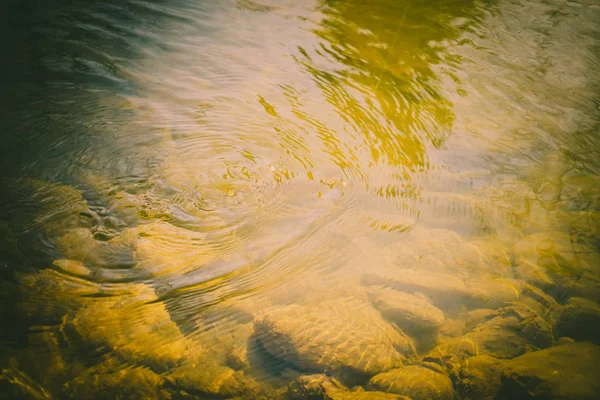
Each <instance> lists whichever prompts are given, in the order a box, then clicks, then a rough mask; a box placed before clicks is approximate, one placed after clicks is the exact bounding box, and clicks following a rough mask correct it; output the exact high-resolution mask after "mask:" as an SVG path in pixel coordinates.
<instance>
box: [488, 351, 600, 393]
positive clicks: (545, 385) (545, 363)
mask: <svg viewBox="0 0 600 400" xmlns="http://www.w3.org/2000/svg"><path fill="white" fill-rule="evenodd" d="M505 367H506V368H505V369H504V371H503V373H502V378H501V380H502V389H501V391H500V393H499V395H498V397H499V398H506V399H553V400H588V399H596V398H598V393H600V380H598V371H599V370H600V347H598V346H596V345H594V344H591V343H573V344H564V345H560V346H556V347H551V348H549V349H545V350H540V351H535V352H532V353H528V354H525V355H522V356H520V357H517V358H515V359H513V360H510V361H507V362H506V363H505Z"/></svg>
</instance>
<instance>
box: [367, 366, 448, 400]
mask: <svg viewBox="0 0 600 400" xmlns="http://www.w3.org/2000/svg"><path fill="white" fill-rule="evenodd" d="M367 388H369V389H371V390H379V391H382V392H389V393H396V394H400V395H405V396H408V397H410V398H411V399H414V400H426V399H431V400H452V399H454V388H453V386H452V381H451V380H450V378H448V376H446V375H445V374H443V373H441V372H439V371H436V370H434V369H430V368H425V367H421V366H415V365H409V366H406V367H402V368H396V369H392V370H390V371H387V372H383V373H381V374H378V375H375V376H374V377H372V378H371V380H369V384H368V385H367Z"/></svg>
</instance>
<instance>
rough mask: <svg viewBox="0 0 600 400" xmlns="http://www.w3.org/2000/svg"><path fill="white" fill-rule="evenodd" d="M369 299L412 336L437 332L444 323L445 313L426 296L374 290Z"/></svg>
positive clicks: (390, 290)
mask: <svg viewBox="0 0 600 400" xmlns="http://www.w3.org/2000/svg"><path fill="white" fill-rule="evenodd" d="M369 298H370V300H371V303H372V304H373V306H374V307H375V308H376V309H377V310H378V311H379V312H380V313H381V315H382V316H383V317H384V318H385V319H387V320H388V321H391V322H393V323H395V324H396V325H398V326H399V327H400V328H401V329H402V330H403V331H406V332H408V333H411V334H419V333H424V332H431V331H437V330H438V329H439V328H440V326H441V325H442V323H443V322H444V313H443V312H442V311H441V310H440V309H439V308H437V307H435V306H434V305H433V304H431V302H430V301H429V300H428V299H427V298H426V297H424V296H418V295H412V294H408V293H402V292H398V291H396V290H393V289H390V288H373V289H372V290H371V291H370V292H369Z"/></svg>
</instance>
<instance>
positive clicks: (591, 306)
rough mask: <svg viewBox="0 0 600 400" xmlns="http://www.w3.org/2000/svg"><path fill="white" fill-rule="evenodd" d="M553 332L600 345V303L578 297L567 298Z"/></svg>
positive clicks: (558, 335) (560, 335) (559, 335)
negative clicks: (567, 300)
mask: <svg viewBox="0 0 600 400" xmlns="http://www.w3.org/2000/svg"><path fill="white" fill-rule="evenodd" d="M555 332H556V336H557V337H563V336H567V337H570V338H572V339H575V340H579V341H590V342H593V343H595V344H597V345H600V305H598V304H597V303H595V302H593V301H591V300H587V299H583V298H579V297H573V298H571V299H569V302H568V303H567V305H566V306H565V307H564V309H563V312H562V314H561V315H560V317H559V319H558V322H557V324H556V327H555Z"/></svg>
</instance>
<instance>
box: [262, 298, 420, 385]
mask: <svg viewBox="0 0 600 400" xmlns="http://www.w3.org/2000/svg"><path fill="white" fill-rule="evenodd" d="M348 304H352V305H353V307H350V308H347V305H348ZM255 334H256V337H257V339H258V340H259V341H260V343H261V344H262V346H264V348H265V349H266V350H267V351H268V352H269V353H270V354H271V355H273V356H275V357H277V358H280V359H282V360H284V361H286V362H289V363H291V364H293V365H295V366H297V367H298V368H301V369H306V370H317V371H332V370H339V369H349V370H353V371H356V372H358V373H360V374H367V375H374V374H376V373H379V372H382V371H385V370H388V369H390V368H394V367H397V366H400V365H402V362H403V360H404V359H405V357H407V356H411V355H413V353H414V351H415V350H414V344H413V342H412V340H411V339H410V337H408V336H407V335H405V334H404V333H402V332H401V331H400V330H399V329H396V328H394V327H393V326H391V325H389V324H388V323H387V322H386V321H385V320H384V319H383V318H382V317H381V315H380V314H379V313H378V312H377V311H376V310H375V309H373V308H372V307H371V306H370V305H369V304H366V303H362V302H360V301H356V300H354V301H353V300H352V299H348V300H347V301H339V300H336V301H330V302H322V303H320V304H314V305H312V306H305V307H302V306H297V305H292V306H287V307H280V308H277V309H276V310H274V311H273V312H270V313H267V314H266V315H265V316H264V317H261V318H259V319H258V320H257V321H256V323H255Z"/></svg>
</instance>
